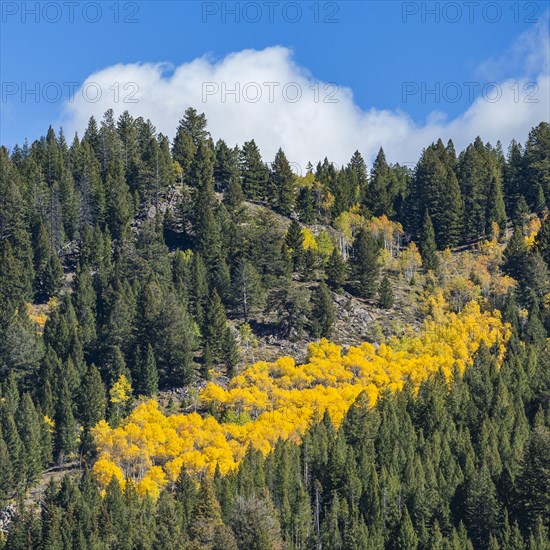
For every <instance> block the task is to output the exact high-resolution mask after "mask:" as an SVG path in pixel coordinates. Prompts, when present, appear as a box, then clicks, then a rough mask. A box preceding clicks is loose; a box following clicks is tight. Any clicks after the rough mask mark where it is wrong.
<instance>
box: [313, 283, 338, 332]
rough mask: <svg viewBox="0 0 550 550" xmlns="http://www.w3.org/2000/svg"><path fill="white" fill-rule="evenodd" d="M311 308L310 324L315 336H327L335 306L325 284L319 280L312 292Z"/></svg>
mask: <svg viewBox="0 0 550 550" xmlns="http://www.w3.org/2000/svg"><path fill="white" fill-rule="evenodd" d="M312 301H313V307H312V309H311V318H312V321H311V326H312V332H313V335H314V336H315V338H329V337H330V334H331V331H332V325H333V324H334V319H335V308H334V303H333V301H332V295H331V293H330V290H329V289H328V287H327V285H326V284H325V283H324V282H321V283H320V284H319V286H318V287H317V289H316V291H315V292H314V294H313V298H312Z"/></svg>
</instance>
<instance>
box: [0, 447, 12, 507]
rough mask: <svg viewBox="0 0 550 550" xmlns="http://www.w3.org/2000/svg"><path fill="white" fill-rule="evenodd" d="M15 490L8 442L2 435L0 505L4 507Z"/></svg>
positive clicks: (0, 448)
mask: <svg viewBox="0 0 550 550" xmlns="http://www.w3.org/2000/svg"><path fill="white" fill-rule="evenodd" d="M12 491H13V467H12V464H11V460H10V455H9V452H8V447H7V445H6V442H5V441H4V439H3V438H2V437H0V506H1V507H2V508H4V506H5V505H6V503H7V501H8V499H9V498H10V497H11V493H12Z"/></svg>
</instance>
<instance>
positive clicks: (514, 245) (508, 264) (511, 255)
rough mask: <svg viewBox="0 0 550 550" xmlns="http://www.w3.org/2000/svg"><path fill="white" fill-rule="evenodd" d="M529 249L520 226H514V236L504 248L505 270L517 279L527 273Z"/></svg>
mask: <svg viewBox="0 0 550 550" xmlns="http://www.w3.org/2000/svg"><path fill="white" fill-rule="evenodd" d="M528 253H529V251H528V249H527V245H526V244H525V239H524V238H523V232H522V230H521V228H520V227H518V226H516V227H515V228H514V233H513V234H512V238H511V239H510V241H509V242H508V245H507V246H506V249H505V250H504V257H503V259H504V263H503V266H502V268H503V270H504V271H505V273H508V274H509V275H510V276H512V277H514V279H516V280H521V279H522V278H523V275H524V273H525V266H526V262H527V255H528Z"/></svg>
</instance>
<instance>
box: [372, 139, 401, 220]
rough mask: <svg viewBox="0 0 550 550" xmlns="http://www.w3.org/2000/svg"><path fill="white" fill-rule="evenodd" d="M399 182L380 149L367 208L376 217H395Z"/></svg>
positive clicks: (374, 165) (373, 169)
mask: <svg viewBox="0 0 550 550" xmlns="http://www.w3.org/2000/svg"><path fill="white" fill-rule="evenodd" d="M397 191H398V181H397V177H396V175H395V173H394V172H393V170H392V169H391V167H390V166H389V165H388V163H387V162H386V155H385V154H384V150H383V149H382V148H380V150H379V151H378V155H377V156H376V159H375V161H374V164H373V165H372V170H371V174H370V179H369V185H368V191H367V207H368V209H369V210H370V212H372V213H373V214H374V215H375V216H381V215H382V214H386V216H392V215H393V213H394V212H393V201H394V199H395V197H396V195H397Z"/></svg>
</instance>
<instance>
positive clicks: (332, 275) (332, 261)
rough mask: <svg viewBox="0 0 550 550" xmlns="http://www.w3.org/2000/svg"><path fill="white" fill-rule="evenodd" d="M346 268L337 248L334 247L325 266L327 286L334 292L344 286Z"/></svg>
mask: <svg viewBox="0 0 550 550" xmlns="http://www.w3.org/2000/svg"><path fill="white" fill-rule="evenodd" d="M347 272H348V267H347V264H346V261H345V260H344V258H342V255H341V254H340V251H339V250H338V247H336V246H335V247H334V248H333V249H332V252H331V253H330V256H329V258H328V260H327V264H326V266H325V274H326V277H327V284H328V285H329V286H330V287H331V288H332V289H333V290H336V291H339V290H341V289H342V287H343V286H344V285H345V284H346V280H347Z"/></svg>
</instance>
